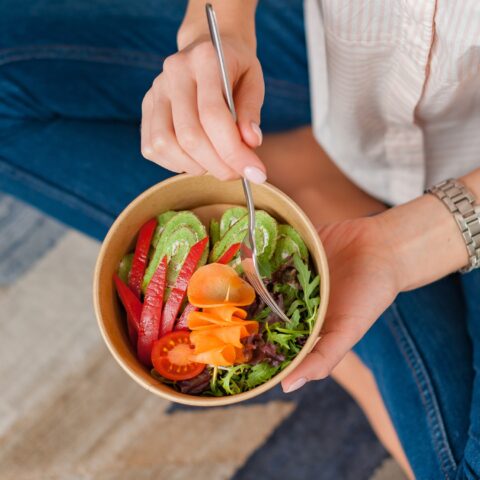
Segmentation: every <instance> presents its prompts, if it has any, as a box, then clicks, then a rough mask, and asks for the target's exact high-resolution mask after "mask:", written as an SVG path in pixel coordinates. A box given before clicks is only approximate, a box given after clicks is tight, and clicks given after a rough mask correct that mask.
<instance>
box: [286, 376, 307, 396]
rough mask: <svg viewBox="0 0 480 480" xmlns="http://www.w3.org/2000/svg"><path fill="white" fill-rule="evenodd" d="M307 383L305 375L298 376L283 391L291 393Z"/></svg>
mask: <svg viewBox="0 0 480 480" xmlns="http://www.w3.org/2000/svg"><path fill="white" fill-rule="evenodd" d="M306 383H307V379H306V378H305V377H300V378H299V379H298V380H296V381H295V382H293V383H292V384H291V385H290V386H289V387H288V388H287V389H286V390H285V393H292V392H294V391H295V390H298V389H299V388H302V387H303V386H304V385H305V384H306Z"/></svg>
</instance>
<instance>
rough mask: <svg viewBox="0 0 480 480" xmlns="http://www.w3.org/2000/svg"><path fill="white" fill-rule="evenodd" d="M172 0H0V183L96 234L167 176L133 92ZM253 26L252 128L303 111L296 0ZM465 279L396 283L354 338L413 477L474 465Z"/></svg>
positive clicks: (475, 366) (477, 371) (475, 310)
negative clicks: (400, 288) (409, 288)
mask: <svg viewBox="0 0 480 480" xmlns="http://www.w3.org/2000/svg"><path fill="white" fill-rule="evenodd" d="M184 7H185V3H184V2H180V1H178V0H175V1H174V2H169V1H167V0H155V1H146V0H145V1H144V2H131V1H128V0H108V1H98V2H95V3H94V4H90V5H88V6H87V5H86V4H85V3H82V2H73V1H72V2H67V1H65V2H53V3H52V2H49V1H48V0H36V1H32V0H0V11H1V12H2V16H1V18H0V189H2V190H4V191H6V192H8V193H11V194H14V195H16V196H18V197H20V198H22V199H24V200H26V201H29V202H31V203H33V204H35V205H36V206H37V207H39V208H41V209H43V210H44V211H46V212H47V213H49V214H51V215H53V216H55V217H56V218H59V219H60V220H62V221H64V222H65V223H68V224H69V225H71V226H73V227H76V228H78V229H80V230H82V231H84V232H86V233H87V234H89V235H91V236H94V237H96V238H102V237H103V236H104V234H105V232H106V230H107V229H108V227H109V226H110V224H111V223H112V221H113V220H114V218H115V217H116V215H117V214H118V213H119V212H120V211H121V210H122V209H123V208H124V207H125V206H126V205H127V204H128V202H130V200H132V199H133V198H134V197H135V196H136V195H138V194H139V193H140V192H142V191H143V190H145V189H146V188H148V187H149V186H151V185H153V184H154V183H156V182H158V181H160V180H162V179H164V178H166V177H167V176H169V175H170V173H169V172H167V171H165V170H163V169H161V168H160V167H158V166H155V165H153V164H151V163H149V162H147V161H145V160H143V159H142V158H141V156H140V153H139V131H138V129H139V121H140V104H141V100H142V97H143V95H144V93H145V92H146V90H147V89H148V88H149V86H150V84H151V82H152V81H153V79H154V78H155V76H156V75H157V74H158V73H159V71H160V69H161V67H162V62H163V59H164V58H165V57H166V56H167V55H169V54H171V53H173V52H174V51H175V49H176V47H175V34H176V31H177V29H178V26H179V24H180V21H181V19H182V16H183V12H184ZM257 34H258V54H259V58H260V60H261V62H262V65H263V69H264V74H265V80H266V98H265V105H264V108H263V111H262V128H263V130H264V131H265V132H267V133H268V132H273V131H283V130H288V129H291V128H295V127H300V126H302V125H307V124H309V123H310V109H309V93H308V70H307V58H306V53H305V42H304V31H303V17H302V2H301V1H300V0H297V1H295V2H294V1H288V0H262V1H260V5H259V9H258V14H257ZM478 292H480V272H475V273H471V274H469V275H465V276H463V277H459V276H458V275H453V276H450V277H448V278H445V279H443V280H441V281H439V282H437V283H435V284H432V285H429V286H427V287H424V288H421V289H418V290H416V291H413V292H409V293H404V294H401V295H400V296H399V297H398V298H397V300H396V301H395V303H394V304H393V305H392V306H391V307H390V308H389V309H388V310H387V311H386V312H385V314H384V315H382V317H381V318H380V319H379V320H378V321H377V323H376V324H375V325H374V326H373V327H372V328H371V329H370V331H369V332H368V333H367V334H366V335H365V337H364V338H363V339H362V340H361V341H360V342H359V344H358V345H357V346H356V348H355V350H356V352H357V353H358V354H359V355H360V356H361V358H362V359H363V361H364V362H365V363H366V365H368V367H369V368H370V369H371V370H372V372H373V373H374V375H375V378H376V380H377V383H378V385H379V388H380V390H381V392H382V395H383V398H384V401H385V404H386V406H387V408H388V410H389V412H390V415H391V417H392V420H393V423H394V425H395V427H396V430H397V432H398V434H399V437H400V440H401V442H402V444H403V447H404V449H405V452H406V453H407V456H408V458H409V461H410V464H411V466H412V468H413V470H414V471H415V474H416V476H417V478H419V479H434V480H437V479H441V478H445V479H454V478H457V479H463V478H468V479H474V478H475V479H479V478H480V353H479V351H480V350H479V349H480V345H479V342H480V306H479V302H478V300H477V298H476V295H477V294H478ZM312 460H313V459H312Z"/></svg>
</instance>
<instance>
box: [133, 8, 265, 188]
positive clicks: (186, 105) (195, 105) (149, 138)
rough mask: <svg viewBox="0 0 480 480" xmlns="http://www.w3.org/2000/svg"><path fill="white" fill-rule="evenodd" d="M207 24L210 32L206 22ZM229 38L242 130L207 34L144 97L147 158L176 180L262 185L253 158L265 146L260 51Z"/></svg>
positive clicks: (171, 60) (170, 62) (169, 64)
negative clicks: (182, 176) (183, 176)
mask: <svg viewBox="0 0 480 480" xmlns="http://www.w3.org/2000/svg"><path fill="white" fill-rule="evenodd" d="M202 15H204V13H203V11H202ZM202 21H203V24H205V25H206V19H204V18H202ZM220 22H221V19H219V23H220ZM220 24H221V23H220ZM222 37H223V38H222V40H223V49H224V54H225V59H226V63H227V66H228V72H229V79H230V82H231V85H232V90H233V95H234V101H235V107H236V111H237V117H238V125H236V124H235V122H234V121H233V118H232V115H231V113H230V111H229V109H228V106H227V104H226V102H225V100H224V97H223V93H222V92H223V91H222V84H221V78H220V70H219V65H218V61H217V57H216V54H215V51H214V48H213V45H212V44H211V41H210V37H209V35H206V34H202V35H200V36H198V37H197V38H195V40H193V41H192V42H191V43H189V44H188V45H186V46H185V47H184V48H181V50H180V51H179V52H178V53H175V54H174V55H172V56H170V57H168V58H167V59H166V60H165V63H164V65H163V72H162V73H161V74H160V75H159V76H158V77H157V78H156V79H155V81H154V82H153V85H152V87H151V88H150V90H149V91H148V92H147V94H146V95H145V98H144V100H143V103H142V142H141V144H142V154H143V156H144V157H145V158H147V159H149V160H152V161H153V162H155V163H158V164H159V165H161V166H162V167H165V168H167V169H168V170H172V171H174V172H188V173H192V174H195V175H200V174H203V173H205V172H210V173H211V174H213V175H214V176H215V177H217V178H218V179H220V180H230V179H234V178H238V177H240V176H245V177H246V178H248V179H249V180H251V181H252V182H255V183H263V182H264V181H265V179H266V173H265V167H264V165H263V163H262V162H261V161H260V159H259V158H258V157H257V155H256V154H255V153H254V152H253V150H252V148H255V147H258V146H259V145H260V144H261V143H262V133H261V130H260V127H259V124H260V109H261V106H262V103H263V96H264V82H263V75H262V69H261V66H260V63H259V61H258V59H257V57H256V53H255V44H254V42H253V44H252V42H247V41H245V38H242V37H240V36H235V35H225V34H223V33H222ZM179 38H180V36H179Z"/></svg>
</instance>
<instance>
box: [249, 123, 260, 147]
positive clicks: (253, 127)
mask: <svg viewBox="0 0 480 480" xmlns="http://www.w3.org/2000/svg"><path fill="white" fill-rule="evenodd" d="M250 125H251V127H252V130H253V131H254V132H255V134H256V135H257V137H258V146H260V145H261V144H262V142H263V133H262V130H261V129H260V126H259V125H258V123H255V122H252V123H251V124H250Z"/></svg>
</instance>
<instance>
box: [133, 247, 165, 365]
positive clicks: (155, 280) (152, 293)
mask: <svg viewBox="0 0 480 480" xmlns="http://www.w3.org/2000/svg"><path fill="white" fill-rule="evenodd" d="M166 279H167V257H166V256H165V257H163V259H162V261H161V262H160V263H159V265H158V267H157V269H156V270H155V273H154V274H153V277H152V280H151V281H150V283H149V284H148V287H147V290H146V291H145V300H144V302H143V310H142V316H141V317H140V325H139V327H140V328H139V330H138V341H137V355H138V359H139V360H140V361H141V362H142V363H143V364H144V365H146V366H147V367H150V366H151V365H152V360H151V355H152V347H153V343H154V342H155V341H156V340H158V332H159V330H160V322H161V321H162V307H163V295H164V293H165V283H166Z"/></svg>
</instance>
